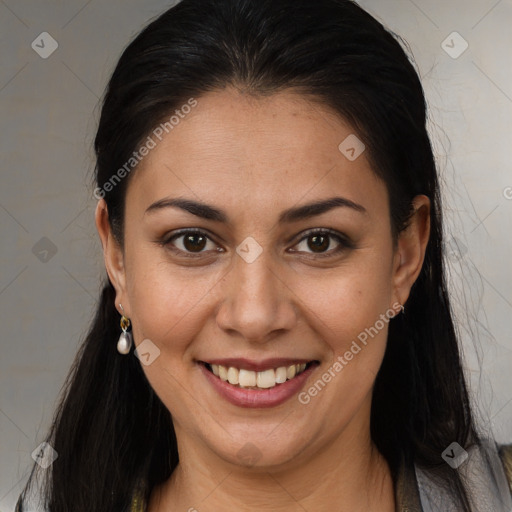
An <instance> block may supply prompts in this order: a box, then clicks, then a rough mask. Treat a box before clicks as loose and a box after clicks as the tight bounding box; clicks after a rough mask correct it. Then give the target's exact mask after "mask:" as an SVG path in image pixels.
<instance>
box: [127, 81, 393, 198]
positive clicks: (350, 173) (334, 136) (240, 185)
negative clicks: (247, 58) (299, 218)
mask: <svg viewBox="0 0 512 512" xmlns="http://www.w3.org/2000/svg"><path fill="white" fill-rule="evenodd" d="M187 111H188V109H187ZM177 119H178V118H176V119H175V121H176V120H177ZM160 131H161V132H162V131H163V135H160V138H161V140H159V138H157V137H155V136H154V135H152V138H153V139H154V141H155V146H154V148H153V149H151V150H150V152H149V154H148V155H147V156H146V157H144V159H143V160H142V161H141V163H140V164H139V167H138V168H137V170H136V172H135V174H134V176H133V177H132V180H131V181H132V183H131V184H130V186H129V188H128V196H130V195H131V196H132V199H135V200H136V202H138V203H140V205H141V206H142V204H143V203H144V202H145V203H148V204H149V202H151V201H154V200H156V199H159V198H161V197H164V196H165V195H168V196H179V195H184V196H187V197H191V196H195V197H196V199H197V198H202V199H208V200H209V202H212V201H213V202H215V201H216V202H218V203H220V202H221V203H223V204H227V203H230V202H232V203H233V202H234V201H235V199H238V200H242V199H243V202H244V204H248V203H251V204H256V203H257V204H258V205H259V207H260V208H271V207H272V208H275V206H276V205H277V204H279V203H280V202H282V201H284V202H286V203H290V202H292V203H297V202H299V201H300V199H301V198H304V200H305V201H306V200H307V199H313V198H318V197H327V196H332V195H334V194H333V192H334V191H337V192H339V193H340V194H343V195H344V196H347V197H348V198H349V199H352V200H354V201H356V202H362V200H363V198H365V202H372V201H374V202H376V204H377V203H378V202H379V201H381V200H383V204H385V201H386V198H385V197H381V196H382V195H383V194H384V196H385V195H386V191H385V187H384V184H383V183H382V182H381V180H380V179H379V178H377V176H376V175H375V173H374V172H373V171H372V169H371V167H370V164H369V162H368V160H367V158H366V155H365V152H364V151H363V152H362V154H361V155H360V156H359V157H357V158H356V159H355V160H353V159H349V158H347V154H346V153H344V152H343V151H340V147H339V146H340V144H342V149H343V147H344V146H343V142H344V141H346V140H348V141H354V140H355V141H356V144H357V139H354V137H355V136H356V134H355V133H354V130H353V129H352V127H351V126H350V125H349V124H348V123H347V122H346V121H344V120H343V119H342V118H341V117H340V116H339V115H337V114H336V113H335V112H334V111H332V110H331V109H330V108H328V107H327V106H325V105H322V104H320V103H318V102H316V101H313V100H312V99H310V98H308V97H305V96H301V95H299V94H297V93H294V92H280V93H276V94H273V95H271V96H267V97H263V98H262V97H254V96H251V95H248V94H243V93H240V92H239V91H237V90H235V89H231V88H227V89H224V90H221V91H215V92H210V93H207V94H205V95H204V96H201V97H199V98H197V105H196V106H195V107H194V108H193V109H191V111H190V112H189V113H188V114H182V115H181V116H180V117H179V121H178V122H177V123H176V124H174V125H173V127H172V129H169V126H167V131H168V132H167V131H164V130H162V129H161V130H160ZM352 145H353V144H352ZM355 149H356V150H360V149H361V148H360V147H356V148H355ZM349 156H351V153H349ZM135 191H137V194H135ZM206 196H207V197H206ZM308 196H311V197H308ZM128 201H129V197H128V198H127V202H128Z"/></svg>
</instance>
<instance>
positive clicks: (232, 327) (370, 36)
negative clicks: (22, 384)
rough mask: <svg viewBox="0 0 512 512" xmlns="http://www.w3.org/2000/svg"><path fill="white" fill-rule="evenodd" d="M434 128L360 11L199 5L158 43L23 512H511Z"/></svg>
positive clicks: (101, 139)
mask: <svg viewBox="0 0 512 512" xmlns="http://www.w3.org/2000/svg"><path fill="white" fill-rule="evenodd" d="M425 117H426V113H425V101H424V96H423V90H422V87H421V85H420V82H419V79H418V76H417V74H416V72H415V70H414V68H413V66H412V65H411V63H410V62H409V60H408V58H407V56H406V54H405V53H404V51H403V49H402V48H401V46H400V44H399V42H398V41H397V39H396V38H395V37H394V36H392V35H391V34H390V33H389V32H388V31H386V30H385V29H384V28H383V27H382V25H381V24H380V23H379V22H377V21H376V20H375V19H374V18H372V17H371V16H370V15H369V14H367V13H366V12H365V11H363V10H362V9H361V8H360V7H358V6H357V4H355V3H353V2H351V1H348V0H319V1H316V2H310V1H306V0H280V1H278V2H276V1H271V0H183V1H182V2H181V3H180V4H178V5H177V6H175V7H173V8H172V9H169V10H168V11H167V12H166V13H164V14H163V15H162V16H160V17H159V18H158V19H157V20H155V21H154V22H152V23H151V24H150V25H149V26H148V27H147V28H146V29H145V30H144V31H143V32H142V33H141V34H140V35H139V36H138V37H137V38H136V39H135V40H134V41H133V42H132V43H131V44H130V45H129V46H128V48H127V49H126V50H125V52H124V53H123V55H122V57H121V59H120V61H119V63H118V65H117V67H116V69H115V71H114V74H113V76H112V78H111V80H110V83H109V86H108V90H107V93H106V97H105V100H104V104H103V108H102V113H101V119H100V123H99V128H98V132H97V135H96V139H95V150H96V155H97V175H96V190H95V196H96V198H97V199H98V206H97V210H96V226H97V229H98V233H99V236H100V239H101V242H102V247H103V251H104V258H105V267H106V270H107V273H108V281H107V283H106V284H105V286H104V289H103V292H102V295H101V300H100V304H99V307H98V311H97V314H96V318H95V321H94V324H93V325H92V327H91V329H90V332H89V334H88V336H87V338H86V340H85V342H84V344H83V346H82V348H81V350H80V353H79V354H78V357H77V360H76V363H75V365H74V367H73V369H72V372H71V374H70V377H69V380H68V384H67V387H66V392H65V394H64V396H63V399H62V402H61V404H60V406H59V408H58V411H57V414H56V416H55V420H54V423H53V426H52V428H51V431H50V433H49V435H48V443H49V445H51V448H52V450H55V454H56V455H57V458H56V459H55V460H54V461H53V463H52V464H49V465H48V468H47V469H46V470H45V474H44V475H42V480H41V481H40V488H39V489H38V488H37V486H36V485H35V482H36V477H37V476H38V472H37V471H36V469H39V466H38V465H36V466H35V467H34V470H33V472H32V475H31V480H30V481H29V483H28V484H27V487H26V489H25V492H24V494H23V495H22V496H20V500H19V502H18V507H17V510H20V511H21V510H25V509H27V508H26V507H27V506H28V505H26V504H25V503H22V502H23V501H24V500H23V499H24V498H26V503H27V504H28V503H29V498H30V496H29V495H30V492H34V493H35V494H36V498H37V497H40V498H41V505H42V507H43V508H45V509H47V510H49V511H51V512H61V511H62V512H64V511H69V510H73V511H75V512H77V511H86V510H87V511H91V510H94V511H114V510H119V511H121V510H132V511H143V510H146V511H148V512H161V511H164V510H165V511H168V510H189V511H193V510H201V511H210V510H211V511H213V510H244V511H245V510H247V511H252V510H272V511H291V510H308V511H315V512H316V511H324V510H351V511H359V510H361V511H362V510H364V511H380V512H392V511H395V510H400V511H405V510H408V511H409V512H411V511H420V510H425V511H426V510H443V511H445V510H457V511H460V510H462V511H468V512H469V511H480V510H493V511H498V510H503V511H509V510H510V509H511V506H512V502H511V491H510V488H509V487H508V485H510V483H507V475H508V478H509V479H510V478H511V476H510V471H511V466H512V459H511V457H512V455H511V447H510V446H509V445H507V446H498V445H496V443H494V442H492V441H489V440H486V439H485V435H483V434H482V433H479V432H478V430H477V427H476V426H475V424H474V420H473V416H472V412H471V406H470V403H469V399H468V393H467V390H466V384H465V380H464V376H463V371H462V366H461V360H460V355H459V349H458V344H457V338H456V335H455V331H454V326H453V322H452V317H451V312H450V303H449V299H448V296H447V292H446V284H445V277H444V268H443V245H442V242H443V240H442V215H441V205H440V199H439V186H438V179H437V174H436V168H435V164H434V158H433V155H432V150H431V146H430V142H429V138H428V134H427V131H426V128H425ZM484 434H485V433H484ZM52 453H53V452H52ZM42 456H43V457H45V456H46V454H43V455H42ZM53 458H54V457H53ZM53 458H52V460H53ZM509 481H510V480H509ZM22 498H23V499H22Z"/></svg>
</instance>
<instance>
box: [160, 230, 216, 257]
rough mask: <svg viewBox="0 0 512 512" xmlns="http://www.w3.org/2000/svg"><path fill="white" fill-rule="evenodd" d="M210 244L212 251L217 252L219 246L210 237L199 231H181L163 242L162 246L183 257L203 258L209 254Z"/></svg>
mask: <svg viewBox="0 0 512 512" xmlns="http://www.w3.org/2000/svg"><path fill="white" fill-rule="evenodd" d="M208 243H210V244H211V247H210V249H211V250H217V245H216V244H215V243H214V242H213V241H212V240H211V239H210V237H209V236H208V235H207V234H206V233H204V232H202V231H198V230H193V231H192V230H187V231H180V232H178V233H175V234H173V235H172V236H170V237H168V238H166V239H165V240H163V241H162V245H164V246H166V247H168V248H169V249H170V250H172V251H173V252H175V253H177V254H179V255H181V256H190V257H194V256H201V255H202V254H203V253H206V252H209V251H207V250H205V248H207V246H208Z"/></svg>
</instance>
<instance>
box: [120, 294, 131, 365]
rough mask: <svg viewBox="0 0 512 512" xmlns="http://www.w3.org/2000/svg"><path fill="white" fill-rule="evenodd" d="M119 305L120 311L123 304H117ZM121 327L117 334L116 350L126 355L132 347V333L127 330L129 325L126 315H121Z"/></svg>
mask: <svg viewBox="0 0 512 512" xmlns="http://www.w3.org/2000/svg"><path fill="white" fill-rule="evenodd" d="M119 307H120V308H121V311H123V313H124V310H123V306H122V305H121V304H119ZM120 324H121V329H122V330H123V332H122V333H121V335H120V336H119V340H118V342H117V351H118V352H119V353H120V354H123V355H126V354H129V353H130V350H131V348H132V334H131V333H130V332H128V327H130V319H129V318H127V317H126V316H124V314H123V316H122V317H121V322H120Z"/></svg>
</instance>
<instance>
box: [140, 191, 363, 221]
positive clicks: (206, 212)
mask: <svg viewBox="0 0 512 512" xmlns="http://www.w3.org/2000/svg"><path fill="white" fill-rule="evenodd" d="M338 207H343V208H350V209H352V210H355V211H357V212H359V213H363V214H367V213H368V212H367V210H366V208H364V206H362V205H360V204H358V203H354V202H353V201H351V200H350V199H346V198H344V197H331V198H329V199H324V200H321V201H315V202H313V203H308V204H305V205H302V206H295V207H293V208H289V209H288V210H284V211H283V212H281V214H280V215H279V223H281V224H284V223H291V222H297V221H299V220H304V219H309V218H311V217H314V216H316V215H321V214H322V213H326V212H328V211H329V210H332V209H333V208H338ZM164 208H180V209H181V210H184V211H186V212H188V213H191V214H192V215H195V216H196V217H200V218H202V219H207V220H213V221H215V222H221V223H224V224H228V223H229V217H228V215H227V214H226V212H224V211H222V210H219V209H218V208H216V207H214V206H212V205H209V204H207V203H202V202H199V201H194V200H192V199H185V198H179V197H176V198H164V199H160V200H159V201H156V202H154V203H153V204H151V205H150V206H149V207H148V208H147V209H146V211H145V212H144V215H145V214H147V213H152V212H155V211H158V210H162V209H164Z"/></svg>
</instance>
